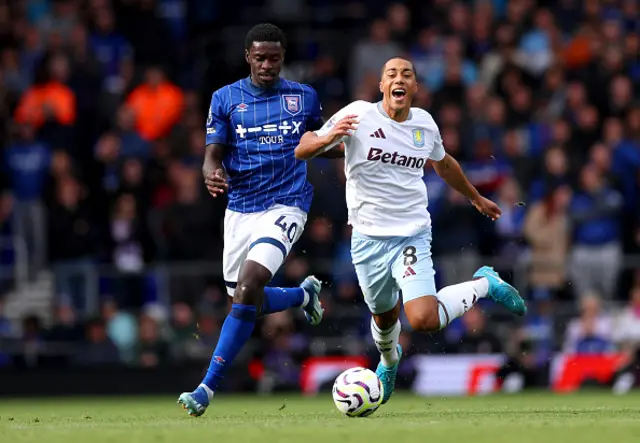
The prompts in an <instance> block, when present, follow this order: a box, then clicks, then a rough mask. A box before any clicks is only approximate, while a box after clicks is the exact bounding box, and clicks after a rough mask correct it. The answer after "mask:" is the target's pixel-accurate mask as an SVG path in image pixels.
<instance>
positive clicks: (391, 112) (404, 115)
mask: <svg viewBox="0 0 640 443" xmlns="http://www.w3.org/2000/svg"><path fill="white" fill-rule="evenodd" d="M382 109H384V112H386V113H387V115H388V116H389V118H390V119H391V120H393V121H396V122H398V123H402V122H403V121H406V120H407V119H408V118H409V112H410V110H411V109H410V108H405V109H392V108H391V107H390V106H389V105H388V104H387V103H385V102H384V101H383V102H382Z"/></svg>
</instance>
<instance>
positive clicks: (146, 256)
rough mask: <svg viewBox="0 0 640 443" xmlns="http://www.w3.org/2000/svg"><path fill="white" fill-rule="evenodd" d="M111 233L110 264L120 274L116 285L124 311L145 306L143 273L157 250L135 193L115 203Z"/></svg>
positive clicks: (115, 290) (117, 297)
mask: <svg viewBox="0 0 640 443" xmlns="http://www.w3.org/2000/svg"><path fill="white" fill-rule="evenodd" d="M109 234H110V251H109V257H110V259H111V260H110V261H111V263H112V264H113V265H114V267H115V269H116V270H117V271H118V273H119V274H118V276H117V277H116V278H115V279H114V282H113V289H114V296H115V298H116V300H118V305H119V306H122V307H123V308H140V307H141V306H142V305H143V303H144V299H143V298H142V297H144V274H143V271H144V268H145V263H146V262H148V261H149V260H150V259H151V257H152V254H153V251H152V244H151V239H150V238H149V236H148V234H147V231H146V230H145V229H144V228H143V223H142V222H141V220H140V219H139V213H138V209H137V207H136V200H135V198H134V197H133V196H132V195H131V194H122V195H121V196H120V197H118V199H117V200H116V201H115V203H114V207H113V212H112V214H111V222H110V224H109Z"/></svg>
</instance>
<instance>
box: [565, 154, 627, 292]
mask: <svg viewBox="0 0 640 443" xmlns="http://www.w3.org/2000/svg"><path fill="white" fill-rule="evenodd" d="M581 182H582V190H581V192H578V193H577V194H575V195H574V196H573V199H572V201H571V206H570V209H569V211H570V214H571V221H572V223H573V224H574V226H575V227H574V232H573V239H574V247H573V251H572V254H571V280H572V284H573V287H574V288H575V290H576V292H577V293H578V294H584V293H587V292H592V291H598V292H599V293H600V294H602V296H604V297H607V298H611V297H613V296H614V291H615V288H616V283H617V278H618V272H619V270H620V263H621V260H622V257H621V255H622V245H621V230H620V220H619V218H618V217H619V214H620V209H621V207H622V198H621V196H620V194H618V193H617V192H616V191H614V190H613V189H611V188H610V187H609V186H608V185H606V184H605V183H604V180H603V178H602V176H600V175H599V174H598V172H597V171H596V170H595V168H594V167H593V166H585V167H584V168H583V170H582V173H581Z"/></svg>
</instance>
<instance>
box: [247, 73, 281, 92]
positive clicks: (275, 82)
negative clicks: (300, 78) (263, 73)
mask: <svg viewBox="0 0 640 443" xmlns="http://www.w3.org/2000/svg"><path fill="white" fill-rule="evenodd" d="M249 79H250V80H251V84H252V85H253V86H255V87H256V88H259V89H271V88H273V87H274V86H276V85H277V84H278V82H279V81H280V77H277V78H276V79H275V80H274V81H273V83H271V84H268V85H264V84H260V83H257V82H256V80H255V79H254V78H253V75H250V76H249Z"/></svg>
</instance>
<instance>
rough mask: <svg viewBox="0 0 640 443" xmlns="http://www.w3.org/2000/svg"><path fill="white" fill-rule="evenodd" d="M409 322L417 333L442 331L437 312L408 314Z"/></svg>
mask: <svg viewBox="0 0 640 443" xmlns="http://www.w3.org/2000/svg"><path fill="white" fill-rule="evenodd" d="M407 320H409V324H410V325H411V328H412V329H413V330H414V331H416V332H435V331H437V330H439V329H440V317H438V312H437V311H421V312H411V313H409V312H407Z"/></svg>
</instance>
